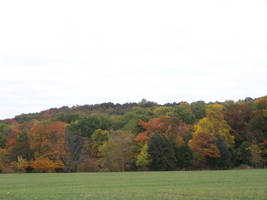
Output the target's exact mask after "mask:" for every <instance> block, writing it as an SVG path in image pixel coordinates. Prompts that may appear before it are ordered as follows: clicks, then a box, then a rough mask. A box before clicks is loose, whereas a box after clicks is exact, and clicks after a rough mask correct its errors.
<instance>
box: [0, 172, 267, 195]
mask: <svg viewBox="0 0 267 200" xmlns="http://www.w3.org/2000/svg"><path fill="white" fill-rule="evenodd" d="M266 197H267V170H266V169H250V170H227V171H175V172H174V171H173V172H125V173H43V174H0V200H32V199H38V200H83V199H95V200H100V199H103V200H104V199H109V200H113V199H114V200H115V199H118V200H119V199H121V200H127V199H136V200H142V199H148V200H152V199H157V200H159V199H160V200H167V199H184V200H193V199H194V200H197V199H198V200H201V199H207V200H208V199H209V200H210V199H218V200H221V199H227V200H230V199H240V200H241V199H242V200H246V199H251V200H252V199H253V200H257V199H258V200H266Z"/></svg>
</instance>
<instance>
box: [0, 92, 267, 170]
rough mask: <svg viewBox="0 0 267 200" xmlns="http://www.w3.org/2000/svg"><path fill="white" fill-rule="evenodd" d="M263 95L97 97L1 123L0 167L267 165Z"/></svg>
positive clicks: (266, 100) (266, 109) (266, 112)
mask: <svg viewBox="0 0 267 200" xmlns="http://www.w3.org/2000/svg"><path fill="white" fill-rule="evenodd" d="M266 166H267V96H265V97H260V98H256V99H252V98H245V99H244V100H239V101H237V102H234V101H224V102H212V103H205V102H204V101H197V102H193V103H187V102H180V103H175V102H174V103H167V104H164V105H160V104H157V103H155V102H151V101H147V100H145V99H143V100H142V101H141V102H139V103H125V104H113V103H102V104H95V105H83V106H73V107H67V106H64V107H61V108H52V109H49V110H46V111H43V112H40V113H31V114H22V115H19V116H16V117H15V118H13V119H6V120H1V121H0V172H2V173H12V172H104V171H148V170H151V171H163V170H164V171H166V170H167V171H170V170H197V169H233V168H242V167H245V168H265V167H266Z"/></svg>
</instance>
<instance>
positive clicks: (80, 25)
mask: <svg viewBox="0 0 267 200" xmlns="http://www.w3.org/2000/svg"><path fill="white" fill-rule="evenodd" d="M266 75H267V1H266V0H265V1H264V0H262V1H259V0H250V1H247V0H236V1H235V0H223V1H221V0H220V1H219V0H210V1H203V0H202V1H200V0H194V1H192V0H191V1H190V0H186V1H178V0H174V1H168V0H162V1H157V0H151V1H147V0H140V1H139V0H134V1H128V0H121V1H116V0H107V1H105V0H95V1H89V0H85V1H79V0H75V1H74V0H73V1H67V0H46V1H40V0H32V1H29V0H23V1H21V0H17V1H16V0H7V1H4V0H3V1H0V119H4V118H9V117H14V116H15V115H18V114H21V113H29V112H39V111H41V110H44V109H48V108H51V107H61V106H63V105H68V106H72V105H76V104H78V105H82V104H95V103H102V102H109V101H111V102H114V103H124V102H139V101H140V100H141V99H142V98H146V99H148V100H151V101H156V102H158V103H166V102H173V101H176V102H179V101H182V100H183V101H188V102H192V101H196V100H205V101H216V100H219V101H224V100H227V99H228V100H229V99H232V100H238V99H244V98H245V97H248V96H250V97H252V98H255V97H260V96H264V95H266V94H267V78H266V77H267V76H266Z"/></svg>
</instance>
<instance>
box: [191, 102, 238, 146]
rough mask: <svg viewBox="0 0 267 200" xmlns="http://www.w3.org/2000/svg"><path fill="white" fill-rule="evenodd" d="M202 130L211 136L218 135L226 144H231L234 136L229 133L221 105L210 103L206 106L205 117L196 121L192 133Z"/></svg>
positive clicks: (201, 131)
mask: <svg viewBox="0 0 267 200" xmlns="http://www.w3.org/2000/svg"><path fill="white" fill-rule="evenodd" d="M203 132H204V133H208V134H209V135H210V136H213V137H214V136H216V135H220V136H222V137H223V138H224V141H225V143H226V144H227V145H228V146H231V145H233V143H234V136H232V135H231V134H230V126H229V125H228V124H227V122H226V121H225V120H224V117H223V114H222V105H220V104H212V105H209V106H208V107H207V117H205V118H203V119H201V120H200V121H199V122H198V123H197V125H196V126H195V132H194V135H196V134H198V133H203Z"/></svg>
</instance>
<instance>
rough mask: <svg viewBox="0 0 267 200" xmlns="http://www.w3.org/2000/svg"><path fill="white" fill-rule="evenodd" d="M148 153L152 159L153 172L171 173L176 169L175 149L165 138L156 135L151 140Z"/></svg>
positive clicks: (151, 167) (150, 165) (150, 166)
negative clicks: (170, 171)
mask: <svg viewBox="0 0 267 200" xmlns="http://www.w3.org/2000/svg"><path fill="white" fill-rule="evenodd" d="M147 151H148V153H149V155H150V158H151V162H150V164H149V168H150V169H151V170H160V171H169V170H174V169H175V168H176V162H177V161H176V158H175V153H174V149H173V147H172V146H171V145H170V142H169V141H168V139H167V138H166V137H165V136H163V135H160V134H154V135H153V136H152V137H151V139H150V140H149V143H148V150H147Z"/></svg>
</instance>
